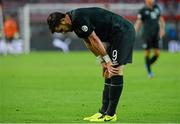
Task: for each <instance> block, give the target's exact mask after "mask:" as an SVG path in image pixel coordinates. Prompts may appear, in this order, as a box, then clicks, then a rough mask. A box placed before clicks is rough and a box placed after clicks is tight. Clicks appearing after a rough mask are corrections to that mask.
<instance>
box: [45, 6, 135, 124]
mask: <svg viewBox="0 0 180 124" xmlns="http://www.w3.org/2000/svg"><path fill="white" fill-rule="evenodd" d="M47 22H48V25H49V28H50V30H51V32H52V33H54V32H60V33H66V32H70V31H74V32H75V33H76V35H77V36H78V37H79V38H83V40H84V42H85V44H86V46H87V48H89V49H90V50H91V51H92V52H93V53H94V55H95V56H96V57H97V58H98V59H99V60H100V62H101V65H102V68H103V76H104V78H105V83H104V91H103V100H102V107H101V109H100V110H99V112H98V113H96V114H94V115H92V116H90V117H87V118H84V120H89V121H92V122H105V121H116V120H117V116H116V107H117V105H118V101H119V98H120V96H121V92H122V89H123V67H124V65H125V64H127V63H131V62H132V51H133V44H134V39H135V30H134V27H133V25H132V24H131V23H130V22H128V21H127V20H125V19H124V18H122V17H121V16H119V15H116V14H114V13H112V12H110V11H107V10H104V9H101V8H96V7H93V8H79V9H75V10H72V11H70V12H67V13H65V14H63V13H60V12H54V13H51V14H50V15H49V17H48V19H47ZM103 44H106V45H105V46H104V45H103Z"/></svg>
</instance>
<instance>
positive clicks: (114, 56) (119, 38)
mask: <svg viewBox="0 0 180 124" xmlns="http://www.w3.org/2000/svg"><path fill="white" fill-rule="evenodd" d="M134 41H135V32H134V30H132V31H128V32H125V33H121V32H120V33H116V34H115V35H113V37H112V43H111V44H110V50H109V55H110V57H111V60H112V62H113V64H115V65H125V64H127V63H132V52H133V45H134Z"/></svg>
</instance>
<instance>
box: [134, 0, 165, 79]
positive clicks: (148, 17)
mask: <svg viewBox="0 0 180 124" xmlns="http://www.w3.org/2000/svg"><path fill="white" fill-rule="evenodd" d="M142 25H143V26H144V32H143V39H144V42H145V44H144V48H145V66H146V69H147V72H148V76H149V77H150V78H152V77H153V73H152V70H151V65H152V64H153V63H155V62H156V60H157V59H158V57H159V55H160V51H159V44H158V43H159V40H160V39H162V37H163V36H164V35H165V29H164V28H165V22H164V19H163V17H162V16H161V12H160V9H159V7H158V5H156V4H155V2H154V0H145V7H143V8H142V9H141V10H140V11H139V13H138V16H137V21H136V23H135V25H134V26H135V30H136V32H138V31H139V30H140V28H141V26H142ZM152 48H153V51H154V55H153V56H152V57H151V58H150V52H151V49H152Z"/></svg>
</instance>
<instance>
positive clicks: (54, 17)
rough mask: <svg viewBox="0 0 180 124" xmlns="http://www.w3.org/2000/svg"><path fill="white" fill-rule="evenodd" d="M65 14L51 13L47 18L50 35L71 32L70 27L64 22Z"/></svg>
mask: <svg viewBox="0 0 180 124" xmlns="http://www.w3.org/2000/svg"><path fill="white" fill-rule="evenodd" d="M65 18H66V14H64V13H60V12H54V13H51V14H50V15H49V16H48V18H47V23H48V25H49V29H50V30H51V32H52V33H54V32H58V33H66V32H69V31H72V26H71V25H70V24H68V23H67V22H66V21H65Z"/></svg>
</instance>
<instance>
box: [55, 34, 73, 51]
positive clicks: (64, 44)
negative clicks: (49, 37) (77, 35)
mask: <svg viewBox="0 0 180 124" xmlns="http://www.w3.org/2000/svg"><path fill="white" fill-rule="evenodd" d="M62 39H64V40H62ZM70 43H71V39H70V38H65V37H64V35H62V34H60V33H54V34H53V46H54V47H57V48H60V49H62V51H63V52H65V53H66V52H69V45H70Z"/></svg>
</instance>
